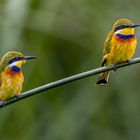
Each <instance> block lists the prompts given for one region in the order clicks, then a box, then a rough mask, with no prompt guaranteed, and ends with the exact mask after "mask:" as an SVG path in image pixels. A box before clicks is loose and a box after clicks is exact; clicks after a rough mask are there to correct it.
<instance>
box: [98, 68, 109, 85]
mask: <svg viewBox="0 0 140 140" xmlns="http://www.w3.org/2000/svg"><path fill="white" fill-rule="evenodd" d="M109 75H110V71H107V72H103V73H101V74H100V75H99V79H98V81H97V82H96V85H108V78H109Z"/></svg>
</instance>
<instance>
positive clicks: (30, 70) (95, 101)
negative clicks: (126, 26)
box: [0, 0, 140, 140]
mask: <svg viewBox="0 0 140 140" xmlns="http://www.w3.org/2000/svg"><path fill="white" fill-rule="evenodd" d="M139 13H140V1H137V0H133V1H131V0H128V1H126V0H124V1H122V0H117V1H116V0H104V1H103V0H70V1H68V0H1V1H0V56H3V55H4V54H5V53H6V52H7V51H11V50H16V51H19V52H22V53H24V54H25V55H35V56H38V57H39V59H38V60H34V61H30V62H28V63H26V64H25V65H24V66H23V72H24V75H25V83H24V88H23V91H27V90H30V89H32V88H35V87H37V86H40V85H43V84H46V83H49V82H52V81H55V80H58V79H61V78H64V77H67V76H70V75H73V74H77V73H80V72H83V71H86V70H90V69H94V68H96V67H99V66H100V63H101V59H102V46H103V44H104V41H105V39H106V36H107V34H108V33H109V31H110V30H111V27H112V25H113V24H114V22H115V21H116V20H117V19H119V18H128V19H131V20H132V21H133V22H134V23H140V15H139ZM137 38H138V47H137V50H136V54H135V57H138V56H140V55H139V54H140V48H139V46H140V41H139V40H140V29H139V28H137ZM139 73H140V66H139V64H137V65H133V66H129V67H125V68H122V69H119V70H118V71H117V72H116V73H115V74H112V76H111V78H110V81H109V86H107V87H100V86H95V85H94V83H95V82H96V80H97V76H93V77H90V78H86V79H83V80H80V81H77V82H73V83H71V84H67V85H64V86H61V87H59V88H55V89H53V90H50V91H47V92H46V93H45V92H44V93H43V94H39V95H36V96H33V97H30V98H28V99H25V100H22V101H20V102H18V103H15V104H13V105H10V106H9V107H6V108H3V109H1V110H0V139H1V140H8V139H10V140H19V139H20V140H93V139H94V140H132V139H136V140H138V139H140V85H139V83H140V74H139Z"/></svg>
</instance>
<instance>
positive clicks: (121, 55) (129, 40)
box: [96, 19, 140, 85]
mask: <svg viewBox="0 0 140 140" xmlns="http://www.w3.org/2000/svg"><path fill="white" fill-rule="evenodd" d="M139 26H140V25H135V24H133V23H132V21H130V20H128V19H119V20H118V21H117V22H116V23H115V24H114V25H113V28H112V30H111V32H110V33H109V35H108V36H107V39H106V41H105V44H104V50H103V59H102V66H107V65H110V64H113V65H115V64H118V63H122V62H126V61H129V59H131V58H132V57H133V55H134V53H135V49H136V43H137V40H136V36H135V27H139ZM109 75H110V71H107V72H103V73H101V74H100V76H99V79H98V81H97V82H96V84H97V85H98V84H99V85H107V84H108V78H109Z"/></svg>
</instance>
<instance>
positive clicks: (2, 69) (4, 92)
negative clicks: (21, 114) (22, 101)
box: [0, 51, 37, 105]
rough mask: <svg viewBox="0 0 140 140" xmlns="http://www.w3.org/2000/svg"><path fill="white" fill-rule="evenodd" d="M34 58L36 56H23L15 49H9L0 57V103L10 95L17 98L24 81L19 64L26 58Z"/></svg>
mask: <svg viewBox="0 0 140 140" xmlns="http://www.w3.org/2000/svg"><path fill="white" fill-rule="evenodd" d="M36 58H37V57H36V56H24V55H23V54H22V53H19V52H16V51H9V52H7V53H6V54H5V55H4V56H3V57H2V59H1V61H0V101H1V103H0V105H2V102H4V101H6V100H8V99H10V98H12V97H17V98H18V95H19V94H20V93H21V91H22V85H23V82H24V76H23V73H22V70H21V66H22V64H24V63H25V62H26V60H31V59H36Z"/></svg>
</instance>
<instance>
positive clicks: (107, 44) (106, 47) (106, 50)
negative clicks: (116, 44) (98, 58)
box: [102, 32, 113, 67]
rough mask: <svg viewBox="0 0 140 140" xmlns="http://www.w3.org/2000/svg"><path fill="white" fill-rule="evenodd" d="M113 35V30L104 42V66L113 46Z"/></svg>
mask: <svg viewBox="0 0 140 140" xmlns="http://www.w3.org/2000/svg"><path fill="white" fill-rule="evenodd" d="M112 36H113V32H110V33H109V35H108V36H107V39H106V41H105V44H104V50H103V59H102V67H103V66H105V65H106V64H107V57H108V56H109V53H110V51H111V46H112V45H111V43H112V42H111V40H112Z"/></svg>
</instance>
